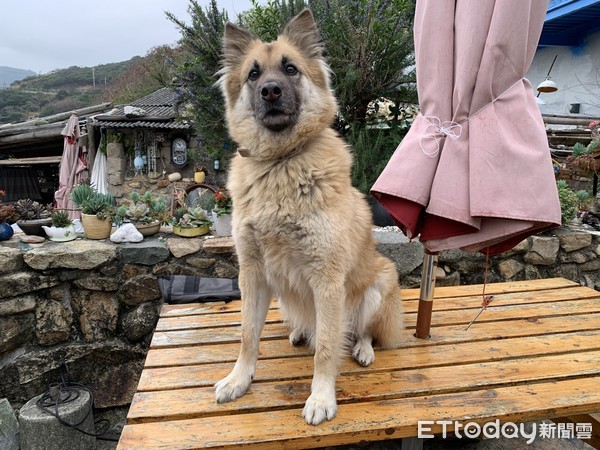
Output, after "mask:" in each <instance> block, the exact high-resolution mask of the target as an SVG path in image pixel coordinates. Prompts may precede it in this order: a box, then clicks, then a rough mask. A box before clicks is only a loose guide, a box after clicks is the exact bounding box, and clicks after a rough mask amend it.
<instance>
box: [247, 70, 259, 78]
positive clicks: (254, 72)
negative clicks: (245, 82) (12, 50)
mask: <svg viewBox="0 0 600 450" xmlns="http://www.w3.org/2000/svg"><path fill="white" fill-rule="evenodd" d="M258 77H260V72H259V71H258V70H256V69H252V70H251V71H250V73H249V74H248V79H249V80H258Z"/></svg>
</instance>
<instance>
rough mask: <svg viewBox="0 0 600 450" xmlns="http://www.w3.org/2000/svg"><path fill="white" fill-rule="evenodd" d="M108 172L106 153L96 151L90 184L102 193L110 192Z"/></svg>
mask: <svg viewBox="0 0 600 450" xmlns="http://www.w3.org/2000/svg"><path fill="white" fill-rule="evenodd" d="M106 172H107V160H106V155H105V154H104V153H102V152H101V151H100V150H98V152H97V153H96V157H95V158H94V167H93V169H92V176H91V177H90V184H91V185H92V187H93V188H94V189H96V190H97V191H98V192H100V193H101V194H107V193H108V183H107V180H106Z"/></svg>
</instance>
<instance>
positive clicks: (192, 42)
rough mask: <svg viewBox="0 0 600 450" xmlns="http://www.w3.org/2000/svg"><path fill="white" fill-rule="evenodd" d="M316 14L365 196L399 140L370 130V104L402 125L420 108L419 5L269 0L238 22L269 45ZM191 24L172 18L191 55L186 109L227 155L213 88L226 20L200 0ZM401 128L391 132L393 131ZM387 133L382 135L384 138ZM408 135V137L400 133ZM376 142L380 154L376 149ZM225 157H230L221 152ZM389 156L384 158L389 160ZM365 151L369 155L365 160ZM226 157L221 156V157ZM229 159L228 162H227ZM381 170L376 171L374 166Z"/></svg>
mask: <svg viewBox="0 0 600 450" xmlns="http://www.w3.org/2000/svg"><path fill="white" fill-rule="evenodd" d="M306 6H308V7H309V8H311V10H312V11H313V14H314V16H315V20H316V21H317V25H318V27H319V30H320V32H321V36H322V38H323V42H324V46H325V53H326V57H327V60H328V63H329V65H330V67H331V69H332V72H333V77H332V87H333V90H334V91H335V93H336V95H337V98H338V103H339V105H340V112H341V114H340V115H338V119H337V122H336V124H335V125H334V127H335V128H336V129H337V130H339V131H340V132H341V133H342V134H344V135H346V137H347V139H348V141H349V142H350V144H352V145H353V146H354V151H355V159H356V164H357V165H358V166H359V167H358V168H355V171H354V175H355V176H356V177H358V178H355V179H354V184H355V185H357V186H360V189H361V190H362V191H363V192H366V191H367V190H368V189H369V188H370V185H369V183H371V181H374V177H373V173H376V172H377V173H378V171H380V170H381V168H382V167H383V166H384V165H385V163H386V162H387V160H388V158H389V155H391V152H393V150H394V149H395V148H396V146H397V145H398V142H399V141H394V142H393V143H391V142H389V140H388V142H387V143H386V145H385V151H383V150H382V148H383V144H382V142H383V141H382V139H383V138H384V137H386V138H387V136H389V135H394V134H396V136H395V137H398V135H397V133H396V131H397V130H393V131H392V132H379V131H377V132H375V133H372V132H370V131H366V130H363V129H362V128H364V127H365V126H366V124H367V116H368V111H369V107H370V105H372V104H373V102H374V101H376V100H377V99H380V98H386V99H390V100H391V101H392V102H393V103H394V104H395V106H394V107H392V114H394V115H395V116H396V120H398V115H399V110H400V108H399V106H398V105H400V104H402V103H411V102H415V101H416V86H415V74H414V68H413V65H414V57H413V42H412V17H413V13H414V2H413V1H412V0H390V1H385V0H329V1H327V2H322V1H318V0H307V1H305V0H269V1H268V3H267V4H266V5H263V4H259V3H258V1H256V0H253V1H252V8H251V9H250V10H248V11H245V12H243V13H241V14H240V15H239V19H238V22H239V24H240V25H241V26H244V27H246V28H248V29H250V31H252V32H254V33H255V34H256V35H257V36H259V37H260V38H262V39H263V40H273V39H275V38H276V37H277V35H278V34H279V33H280V32H281V30H282V29H283V27H284V25H285V24H286V23H287V22H288V21H289V19H291V18H292V17H293V16H294V15H296V14H298V13H299V12H300V11H301V10H302V9H303V8H304V7H306ZM188 11H189V13H190V15H191V25H188V24H186V23H185V22H184V21H183V20H180V19H178V18H176V17H175V16H173V14H171V13H167V17H168V18H169V19H170V20H171V21H172V22H174V23H175V24H176V25H177V26H178V27H179V29H180V32H181V35H182V38H181V43H182V45H183V47H184V49H185V50H186V52H187V53H188V56H187V60H186V61H185V62H184V63H183V64H182V65H181V66H180V67H179V70H178V76H179V79H180V81H181V82H182V85H181V87H179V88H178V89H177V93H178V95H179V100H178V103H179V104H180V105H191V109H187V110H186V111H188V115H186V116H185V117H184V118H188V119H193V120H194V126H195V127H196V131H197V133H198V135H199V136H201V137H202V138H203V139H204V141H205V143H206V147H207V148H215V149H221V148H222V145H223V143H224V142H226V141H227V140H228V136H227V130H226V126H225V120H224V116H225V114H224V101H223V99H222V97H221V93H220V92H219V90H218V89H217V87H216V86H215V85H214V83H215V81H216V77H215V72H216V71H217V69H218V67H219V64H220V49H221V40H222V36H223V32H224V29H225V23H226V22H227V19H228V17H227V13H226V12H225V11H224V10H222V11H219V8H218V5H217V2H216V0H211V3H210V5H209V6H208V7H207V8H206V9H205V10H204V9H202V7H201V6H200V5H199V4H198V2H197V1H196V0H190V6H189V9H188ZM394 128H395V126H394V125H392V129H394ZM379 134H382V136H379ZM401 134H402V135H403V133H401ZM373 143H375V144H376V145H377V147H376V148H373V147H371V146H370V145H371V144H373ZM217 151H218V152H221V153H223V150H217ZM382 151H383V153H382ZM363 152H366V154H363ZM223 156H224V155H222V154H219V157H220V158H223ZM225 156H226V155H225ZM374 165H375V166H376V167H375V166H374Z"/></svg>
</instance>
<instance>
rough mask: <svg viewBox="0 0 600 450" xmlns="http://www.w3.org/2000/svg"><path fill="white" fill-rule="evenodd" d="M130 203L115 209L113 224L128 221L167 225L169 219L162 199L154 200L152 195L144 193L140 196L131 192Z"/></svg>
mask: <svg viewBox="0 0 600 450" xmlns="http://www.w3.org/2000/svg"><path fill="white" fill-rule="evenodd" d="M130 198H131V203H130V204H129V205H121V206H120V207H119V208H118V209H117V214H116V215H115V222H116V223H117V224H121V223H123V222H124V221H126V220H128V221H129V222H132V223H139V224H148V223H152V222H156V221H159V222H161V223H167V222H168V221H169V219H170V216H169V213H168V210H167V204H166V203H165V200H164V199H163V198H155V197H153V196H152V193H150V192H146V193H145V194H144V195H140V194H139V193H137V192H132V193H131V195H130Z"/></svg>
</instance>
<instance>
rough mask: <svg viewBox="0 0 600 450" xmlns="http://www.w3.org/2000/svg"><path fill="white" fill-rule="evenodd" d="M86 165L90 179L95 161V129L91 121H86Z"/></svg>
mask: <svg viewBox="0 0 600 450" xmlns="http://www.w3.org/2000/svg"><path fill="white" fill-rule="evenodd" d="M86 128H87V140H88V141H87V163H88V173H89V176H90V178H91V177H92V170H93V169H94V160H95V159H96V136H95V131H96V127H94V126H93V125H92V123H91V120H89V119H88V123H87V126H86Z"/></svg>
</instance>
